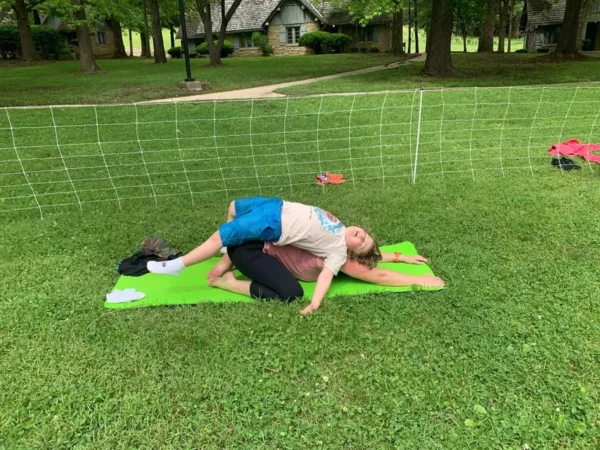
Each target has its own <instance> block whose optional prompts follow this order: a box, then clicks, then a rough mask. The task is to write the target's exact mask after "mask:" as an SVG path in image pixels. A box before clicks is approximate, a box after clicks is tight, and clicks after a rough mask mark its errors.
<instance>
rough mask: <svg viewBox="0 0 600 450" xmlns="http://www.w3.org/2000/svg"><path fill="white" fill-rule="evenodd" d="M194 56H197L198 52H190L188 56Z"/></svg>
mask: <svg viewBox="0 0 600 450" xmlns="http://www.w3.org/2000/svg"><path fill="white" fill-rule="evenodd" d="M196 56H198V53H196V52H190V58H195V57H196Z"/></svg>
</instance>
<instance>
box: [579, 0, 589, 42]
mask: <svg viewBox="0 0 600 450" xmlns="http://www.w3.org/2000/svg"><path fill="white" fill-rule="evenodd" d="M591 6H592V2H590V1H589V0H583V4H582V5H581V13H580V14H579V43H580V45H579V49H580V50H582V46H583V40H584V39H585V32H586V31H587V15H588V14H589V12H590V7H591Z"/></svg>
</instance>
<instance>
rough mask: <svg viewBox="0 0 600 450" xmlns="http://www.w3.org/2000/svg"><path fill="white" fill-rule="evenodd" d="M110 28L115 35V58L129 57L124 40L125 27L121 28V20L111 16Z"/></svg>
mask: <svg viewBox="0 0 600 450" xmlns="http://www.w3.org/2000/svg"><path fill="white" fill-rule="evenodd" d="M110 28H111V30H112V32H113V36H114V37H115V49H114V51H113V58H127V52H126V51H125V43H124V42H123V29H122V28H121V22H119V20H118V19H117V18H116V17H111V18H110Z"/></svg>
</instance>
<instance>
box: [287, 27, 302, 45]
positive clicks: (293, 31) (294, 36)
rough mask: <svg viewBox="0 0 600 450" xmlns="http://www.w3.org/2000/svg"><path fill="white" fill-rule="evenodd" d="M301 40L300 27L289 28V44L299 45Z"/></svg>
mask: <svg viewBox="0 0 600 450" xmlns="http://www.w3.org/2000/svg"><path fill="white" fill-rule="evenodd" d="M299 39H300V27H287V43H288V44H297V43H298V40H299Z"/></svg>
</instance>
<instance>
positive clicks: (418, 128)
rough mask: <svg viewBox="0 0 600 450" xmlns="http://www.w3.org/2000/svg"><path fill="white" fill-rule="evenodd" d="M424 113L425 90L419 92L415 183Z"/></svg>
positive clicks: (414, 170) (414, 180)
mask: <svg viewBox="0 0 600 450" xmlns="http://www.w3.org/2000/svg"><path fill="white" fill-rule="evenodd" d="M422 113H423V88H421V91H420V92H419V121H418V122H417V145H416V148H415V167H414V169H413V183H415V182H416V180H417V162H418V161H419V144H420V142H421V117H422Z"/></svg>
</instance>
